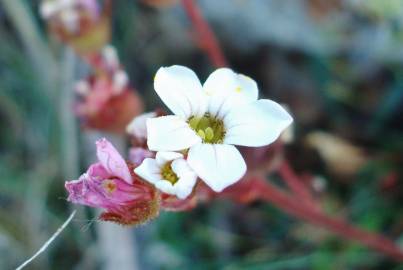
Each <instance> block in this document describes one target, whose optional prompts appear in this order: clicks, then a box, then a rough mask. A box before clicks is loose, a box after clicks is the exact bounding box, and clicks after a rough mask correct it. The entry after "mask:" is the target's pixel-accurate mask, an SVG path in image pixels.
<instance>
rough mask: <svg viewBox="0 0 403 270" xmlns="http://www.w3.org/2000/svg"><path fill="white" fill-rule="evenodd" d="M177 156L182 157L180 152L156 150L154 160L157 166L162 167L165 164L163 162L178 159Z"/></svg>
mask: <svg viewBox="0 0 403 270" xmlns="http://www.w3.org/2000/svg"><path fill="white" fill-rule="evenodd" d="M178 158H183V155H182V154H181V153H177V152H164V151H162V152H157V155H156V156H155V160H156V161H157V164H158V166H160V167H162V166H164V165H165V163H167V162H169V161H171V160H174V159H178Z"/></svg>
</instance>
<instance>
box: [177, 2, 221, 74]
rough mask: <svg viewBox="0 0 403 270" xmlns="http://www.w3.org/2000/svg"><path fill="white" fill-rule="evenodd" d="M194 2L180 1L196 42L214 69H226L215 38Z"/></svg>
mask: <svg viewBox="0 0 403 270" xmlns="http://www.w3.org/2000/svg"><path fill="white" fill-rule="evenodd" d="M195 2H196V1H194V0H182V5H183V8H184V9H185V12H186V14H187V15H188V16H189V19H190V21H191V22H192V24H193V27H194V30H195V31H196V33H197V41H198V43H199V45H200V47H201V48H202V49H203V50H204V51H205V52H206V54H207V55H208V57H209V58H210V60H211V62H212V63H213V65H214V66H215V67H226V66H228V63H227V60H226V59H225V56H224V54H223V52H222V50H221V48H220V45H219V43H218V41H217V38H216V36H215V35H214V32H213V31H212V30H211V28H210V26H209V24H208V22H207V21H206V20H205V19H204V17H203V15H202V13H201V11H200V8H199V7H198V6H197V4H196V3H195Z"/></svg>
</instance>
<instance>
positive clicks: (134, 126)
mask: <svg viewBox="0 0 403 270" xmlns="http://www.w3.org/2000/svg"><path fill="white" fill-rule="evenodd" d="M156 116H157V114H156V113H155V112H148V113H143V114H141V115H139V116H137V117H135V118H134V119H133V120H132V121H131V122H130V123H129V124H128V125H127V127H126V132H127V133H128V134H130V135H132V136H134V137H136V138H137V139H141V140H143V139H144V141H145V140H146V139H147V126H146V121H147V119H149V118H153V117H156Z"/></svg>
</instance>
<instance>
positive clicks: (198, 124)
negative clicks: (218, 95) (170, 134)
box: [188, 113, 225, 143]
mask: <svg viewBox="0 0 403 270" xmlns="http://www.w3.org/2000/svg"><path fill="white" fill-rule="evenodd" d="M188 123H189V126H190V127H191V128H192V129H193V130H194V131H195V132H196V133H197V135H198V136H199V137H200V138H202V140H203V142H204V143H222V142H223V140H224V136H225V128H224V123H223V121H222V120H221V119H217V118H215V117H211V116H210V114H208V113H206V114H205V115H204V116H202V117H196V116H193V117H191V118H189V120H188Z"/></svg>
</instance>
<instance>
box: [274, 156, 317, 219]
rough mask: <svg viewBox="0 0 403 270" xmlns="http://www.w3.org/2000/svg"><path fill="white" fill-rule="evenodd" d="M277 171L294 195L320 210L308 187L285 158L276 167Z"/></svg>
mask: <svg viewBox="0 0 403 270" xmlns="http://www.w3.org/2000/svg"><path fill="white" fill-rule="evenodd" d="M278 172H279V174H280V175H281V177H282V178H283V180H284V182H285V183H286V184H287V186H288V187H289V188H290V189H291V191H292V192H293V193H295V195H296V196H298V199H301V200H303V203H306V204H307V205H308V206H310V207H313V208H314V209H316V210H318V211H320V207H319V205H318V203H317V202H316V201H315V199H314V198H313V197H312V194H311V192H310V190H309V188H308V187H307V186H306V185H305V183H304V182H303V181H302V180H301V179H300V178H299V177H298V176H297V175H296V174H295V172H294V171H293V169H292V168H291V166H290V164H289V163H288V161H287V160H284V161H283V163H282V164H281V166H280V168H279V169H278Z"/></svg>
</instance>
